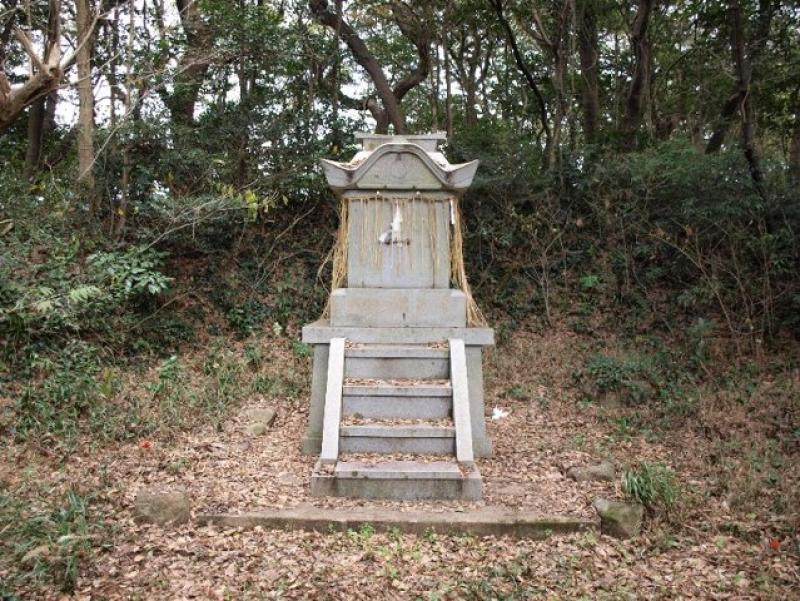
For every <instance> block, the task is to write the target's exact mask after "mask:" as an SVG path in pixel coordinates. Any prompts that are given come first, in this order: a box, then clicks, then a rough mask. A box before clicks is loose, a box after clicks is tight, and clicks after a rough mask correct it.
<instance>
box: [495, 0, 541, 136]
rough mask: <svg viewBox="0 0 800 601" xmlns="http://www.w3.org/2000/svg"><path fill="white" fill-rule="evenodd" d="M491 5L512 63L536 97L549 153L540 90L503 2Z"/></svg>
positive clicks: (497, 0)
mask: <svg viewBox="0 0 800 601" xmlns="http://www.w3.org/2000/svg"><path fill="white" fill-rule="evenodd" d="M491 5H492V7H493V8H494V12H495V14H496V15H497V19H498V20H499V21H500V25H502V27H503V30H504V31H505V34H506V37H507V39H508V43H509V45H510V46H511V52H512V54H513V56H514V62H515V63H516V65H517V68H518V69H519V70H520V71H521V72H522V75H523V76H524V77H525V81H526V82H527V84H528V87H529V88H530V90H531V91H532V92H533V95H534V96H536V100H537V102H538V105H539V122H540V123H541V125H542V133H544V138H545V150H546V151H549V149H550V145H551V143H552V140H551V134H550V125H549V123H548V117H547V105H546V104H545V101H544V96H542V93H541V90H539V86H538V84H537V83H536V80H535V79H534V77H533V73H531V70H530V69H529V68H528V65H527V63H526V62H525V59H524V58H523V56H522V52H520V49H519V45H518V44H517V38H516V36H515V35H514V30H512V29H511V24H510V23H509V22H508V19H507V18H506V15H505V11H504V8H503V0H491Z"/></svg>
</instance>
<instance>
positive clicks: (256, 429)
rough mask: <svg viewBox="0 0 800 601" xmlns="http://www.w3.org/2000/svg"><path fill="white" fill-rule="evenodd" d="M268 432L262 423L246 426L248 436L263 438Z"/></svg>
mask: <svg viewBox="0 0 800 601" xmlns="http://www.w3.org/2000/svg"><path fill="white" fill-rule="evenodd" d="M267 430H269V426H267V424H265V423H263V422H253V423H252V424H248V425H247V433H248V434H249V435H250V436H264V434H266V433H267Z"/></svg>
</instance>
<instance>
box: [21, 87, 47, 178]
mask: <svg viewBox="0 0 800 601" xmlns="http://www.w3.org/2000/svg"><path fill="white" fill-rule="evenodd" d="M45 103H46V98H45V97H44V96H43V97H42V98H39V99H38V100H36V102H34V103H33V104H32V105H31V107H30V108H29V109H28V147H27V148H26V150H25V179H27V180H30V179H31V177H32V176H33V174H34V173H36V171H37V169H38V168H39V159H40V158H41V156H42V132H43V131H44V119H45Z"/></svg>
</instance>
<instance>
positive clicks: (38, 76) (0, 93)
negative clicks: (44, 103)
mask: <svg viewBox="0 0 800 601" xmlns="http://www.w3.org/2000/svg"><path fill="white" fill-rule="evenodd" d="M9 23H10V25H7V26H6V30H5V31H4V32H3V35H4V36H5V34H6V32H7V31H8V32H11V33H13V35H14V37H15V38H16V39H17V42H18V43H19V44H20V45H21V46H22V48H23V50H24V51H25V53H26V54H27V55H28V58H29V59H30V62H31V70H30V73H29V75H28V78H27V79H26V80H25V82H24V83H23V84H21V85H18V86H15V87H12V86H11V85H10V83H9V81H8V77H7V76H6V74H5V61H4V60H3V61H0V132H2V131H3V130H4V129H6V128H8V127H9V126H10V125H11V124H12V123H13V122H14V121H16V119H17V117H19V116H20V115H21V114H22V113H23V112H24V111H25V109H26V108H28V106H30V105H31V104H33V103H34V102H36V101H37V100H38V99H39V98H41V97H42V96H46V95H47V94H49V93H50V92H52V91H53V90H55V89H56V88H57V87H58V85H59V84H60V83H61V79H62V78H63V76H64V71H65V70H66V69H67V68H68V67H69V66H70V65H71V64H72V63H73V62H74V60H75V53H74V52H73V53H72V54H70V55H68V56H67V57H65V58H64V59H63V60H62V57H61V1H60V0H50V2H49V17H48V23H47V29H46V31H45V32H44V35H43V39H44V51H43V52H42V53H41V54H40V53H39V52H38V50H37V49H36V48H35V47H34V45H33V42H32V41H31V38H30V37H28V34H27V33H25V32H24V31H23V30H22V29H20V28H18V27H16V26H14V24H13V23H14V22H13V21H10V22H9ZM80 46H81V40H80V39H79V40H78V48H79V49H80Z"/></svg>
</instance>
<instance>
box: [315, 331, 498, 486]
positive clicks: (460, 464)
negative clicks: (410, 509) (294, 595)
mask: <svg viewBox="0 0 800 601" xmlns="http://www.w3.org/2000/svg"><path fill="white" fill-rule="evenodd" d="M353 454H354V455H356V456H355V457H351V456H349V455H353ZM397 455H402V456H403V457H402V458H401V459H400V460H398V459H397V458H396V456H397ZM407 456H410V458H409V457H407ZM311 493H312V495H314V496H343V497H360V498H368V499H399V500H422V499H457V500H469V501H472V500H478V499H480V498H481V496H482V484H481V476H480V473H479V472H478V470H477V468H476V467H475V464H474V456H473V450H472V432H471V424H470V415H469V394H468V388H467V368H466V358H465V350H464V342H463V340H461V339H451V340H449V341H447V342H445V343H439V344H433V345H427V344H352V343H351V344H348V343H347V341H346V340H345V339H344V338H333V339H332V340H331V343H330V351H329V358H328V374H327V387H326V393H325V411H324V419H323V433H322V451H321V454H320V458H319V460H318V461H317V464H316V466H315V468H314V472H313V474H312V478H311Z"/></svg>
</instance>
